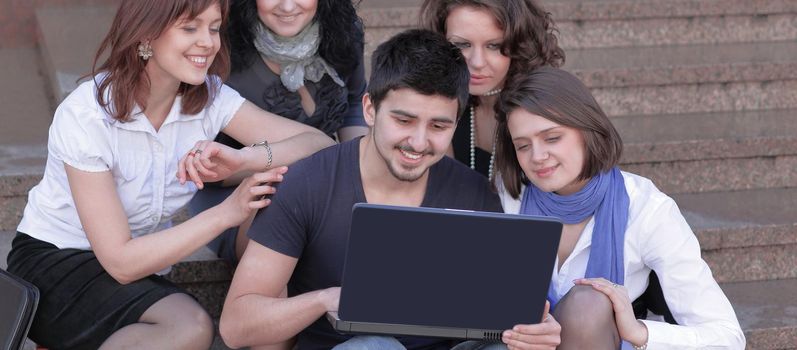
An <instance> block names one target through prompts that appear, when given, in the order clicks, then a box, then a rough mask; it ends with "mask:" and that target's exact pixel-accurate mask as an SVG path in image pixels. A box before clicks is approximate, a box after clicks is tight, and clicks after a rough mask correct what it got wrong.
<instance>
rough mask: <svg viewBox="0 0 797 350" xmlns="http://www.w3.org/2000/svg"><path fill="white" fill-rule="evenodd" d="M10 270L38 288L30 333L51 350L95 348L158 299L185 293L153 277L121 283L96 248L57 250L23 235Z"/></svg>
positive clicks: (18, 238) (13, 252) (10, 258)
mask: <svg viewBox="0 0 797 350" xmlns="http://www.w3.org/2000/svg"><path fill="white" fill-rule="evenodd" d="M8 272H11V273H13V274H15V275H17V276H19V277H21V278H23V279H25V280H26V281H28V282H30V283H32V284H34V285H35V286H36V287H38V288H39V294H40V296H41V298H40V300H39V306H38V308H37V310H36V315H35V316H34V318H33V325H32V326H31V329H30V333H29V334H28V337H30V338H31V339H33V341H35V342H36V343H37V344H39V345H41V346H44V347H47V348H49V349H53V350H55V349H97V348H99V347H100V345H102V343H103V342H104V341H105V340H106V339H108V337H110V336H111V335H112V334H113V333H114V332H116V331H117V330H119V329H120V328H123V327H125V326H127V325H130V324H133V323H136V322H138V320H139V318H141V315H142V314H144V312H145V311H146V310H147V309H148V308H149V307H150V306H152V304H154V303H156V302H157V301H158V300H161V299H163V298H164V297H166V296H168V295H170V294H172V293H186V292H185V291H184V290H182V289H180V288H179V287H177V286H175V285H174V284H172V283H171V282H169V281H168V280H166V279H164V278H163V277H160V276H156V275H151V276H148V277H146V278H143V279H140V280H138V281H135V282H133V283H130V284H126V285H122V284H120V283H119V282H117V281H116V280H114V279H113V277H111V275H110V274H108V273H107V272H106V271H105V269H103V268H102V266H101V265H100V262H99V261H98V260H97V257H96V256H95V255H94V252H92V251H90V250H80V249H58V247H56V246H54V245H52V244H50V243H47V242H44V241H40V240H38V239H35V238H33V237H30V236H28V235H26V234H24V233H17V236H16V237H15V238H14V241H13V243H12V245H11V252H9V254H8ZM186 294H187V293H186Z"/></svg>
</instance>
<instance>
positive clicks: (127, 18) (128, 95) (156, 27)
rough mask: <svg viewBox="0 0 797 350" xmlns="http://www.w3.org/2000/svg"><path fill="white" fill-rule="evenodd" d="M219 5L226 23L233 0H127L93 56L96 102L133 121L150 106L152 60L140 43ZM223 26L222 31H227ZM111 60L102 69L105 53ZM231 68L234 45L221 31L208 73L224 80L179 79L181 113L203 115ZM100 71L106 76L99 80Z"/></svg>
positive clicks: (119, 118) (115, 115)
mask: <svg viewBox="0 0 797 350" xmlns="http://www.w3.org/2000/svg"><path fill="white" fill-rule="evenodd" d="M214 5H217V6H219V9H220V11H221V15H222V23H224V22H226V19H227V12H228V8H229V3H228V0H124V1H122V3H121V4H120V5H119V9H118V10H117V11H116V16H115V17H114V20H113V24H112V25H111V30H110V31H109V32H108V35H106V36H105V39H103V41H102V43H101V44H100V47H99V49H98V50H97V55H96V56H95V57H94V63H93V64H92V69H91V75H92V77H93V80H94V84H95V86H96V87H97V102H98V103H99V104H100V106H102V108H103V109H105V111H106V112H107V113H108V114H109V115H111V116H112V117H113V118H114V119H116V120H119V121H123V122H124V121H128V120H129V119H130V117H131V115H130V114H131V113H132V111H133V108H134V106H135V105H136V104H138V105H139V107H141V109H142V110H144V109H146V100H147V97H148V94H149V85H150V81H149V78H148V76H147V74H146V72H145V70H144V68H145V67H146V64H147V61H145V60H144V59H142V58H141V57H139V56H138V45H139V44H140V43H142V42H144V41H147V40H153V39H156V38H158V37H159V36H160V35H161V34H162V33H163V32H164V31H165V30H166V29H168V28H169V27H170V26H172V25H173V24H174V23H175V21H177V20H179V19H182V18H187V19H193V18H196V17H197V16H199V15H200V14H202V12H204V11H205V10H206V9H207V8H209V7H211V6H214ZM223 28H224V27H223V26H222V31H223ZM106 51H107V52H108V58H107V59H106V60H105V62H104V63H103V64H102V65H100V66H99V67H97V63H98V62H99V61H100V59H101V57H102V56H103V55H104V54H105V52H106ZM229 71H230V53H229V48H228V45H227V43H226V40H225V38H224V35H223V33H222V35H221V47H220V49H219V52H218V53H217V54H216V57H215V59H214V60H213V63H212V64H211V66H210V68H209V69H208V75H216V76H219V77H220V78H221V79H206V80H205V83H203V84H201V85H191V84H186V83H180V87H179V89H178V94H180V95H182V106H181V112H182V113H184V114H197V113H199V112H200V111H201V110H202V109H203V108H204V107H205V106H206V105H207V104H208V102H209V101H212V99H213V98H214V97H215V96H214V95H215V92H217V91H218V89H219V87H220V85H221V81H222V80H224V79H226V77H227V75H228V74H229ZM98 74H99V75H103V77H102V78H100V79H98Z"/></svg>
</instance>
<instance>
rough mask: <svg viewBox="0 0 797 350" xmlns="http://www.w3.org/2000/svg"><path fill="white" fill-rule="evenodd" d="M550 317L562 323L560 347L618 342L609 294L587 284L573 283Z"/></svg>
mask: <svg viewBox="0 0 797 350" xmlns="http://www.w3.org/2000/svg"><path fill="white" fill-rule="evenodd" d="M554 317H555V318H556V320H557V321H559V324H560V325H561V326H562V346H561V347H560V348H561V349H570V348H574V349H575V348H581V347H582V346H584V345H586V344H592V345H591V347H592V348H596V349H600V348H602V346H597V347H596V346H595V345H598V344H606V348H614V349H616V348H617V346H619V341H620V338H619V335H618V333H617V326H616V323H615V320H614V309H613V308H612V302H611V300H609V298H608V297H607V296H606V295H605V294H603V293H601V292H599V291H597V290H595V289H593V288H592V287H591V286H574V287H573V288H572V289H570V291H569V292H568V293H567V294H566V295H565V296H564V297H563V298H562V300H560V302H559V303H558V304H557V305H556V309H555V311H554Z"/></svg>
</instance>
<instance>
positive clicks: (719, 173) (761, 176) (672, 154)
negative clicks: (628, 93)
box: [612, 110, 797, 194]
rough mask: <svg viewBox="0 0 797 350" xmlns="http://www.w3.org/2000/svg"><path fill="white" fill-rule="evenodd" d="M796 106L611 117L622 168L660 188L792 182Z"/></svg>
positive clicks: (796, 183) (796, 162)
mask: <svg viewBox="0 0 797 350" xmlns="http://www.w3.org/2000/svg"><path fill="white" fill-rule="evenodd" d="M796 120H797V110H766V111H746V112H727V113H723V112H719V113H698V114H679V115H661V116H657V115H648V116H626V117H616V118H612V122H613V123H614V125H615V126H616V127H617V129H618V131H619V132H620V135H621V136H622V137H623V141H624V143H625V147H624V155H623V159H622V163H621V165H622V167H623V169H624V170H627V171H631V172H634V173H638V174H640V175H643V176H646V177H648V178H651V179H652V180H654V182H656V183H657V184H658V186H659V187H660V188H661V189H662V190H663V191H665V192H667V193H670V194H673V193H694V192H707V191H730V190H744V189H755V188H777V187H797V123H795V121H796Z"/></svg>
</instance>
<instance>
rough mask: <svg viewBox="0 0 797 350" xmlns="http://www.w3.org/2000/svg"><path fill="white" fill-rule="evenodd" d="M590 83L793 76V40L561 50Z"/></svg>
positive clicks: (796, 49) (796, 45) (796, 55)
mask: <svg viewBox="0 0 797 350" xmlns="http://www.w3.org/2000/svg"><path fill="white" fill-rule="evenodd" d="M564 68H565V69H567V70H568V71H571V72H573V73H574V74H575V75H577V76H578V77H579V78H581V80H582V81H583V82H584V84H585V85H587V86H588V87H590V88H606V87H614V88H617V87H631V86H649V85H675V84H700V83H703V84H705V83H731V82H766V81H774V80H792V79H797V72H796V71H797V41H765V42H754V43H729V44H700V45H676V46H653V47H636V46H635V47H623V48H603V49H581V50H569V51H567V62H566V63H565V66H564Z"/></svg>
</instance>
